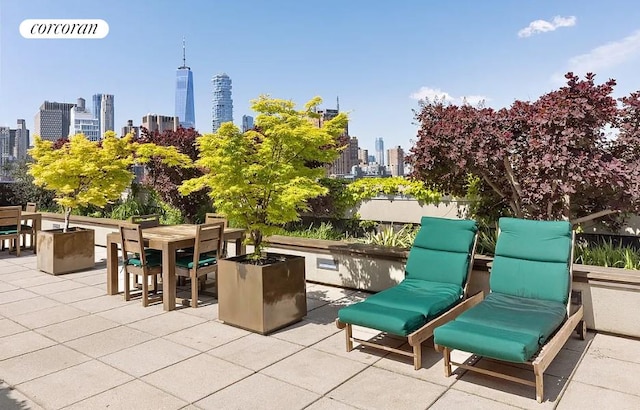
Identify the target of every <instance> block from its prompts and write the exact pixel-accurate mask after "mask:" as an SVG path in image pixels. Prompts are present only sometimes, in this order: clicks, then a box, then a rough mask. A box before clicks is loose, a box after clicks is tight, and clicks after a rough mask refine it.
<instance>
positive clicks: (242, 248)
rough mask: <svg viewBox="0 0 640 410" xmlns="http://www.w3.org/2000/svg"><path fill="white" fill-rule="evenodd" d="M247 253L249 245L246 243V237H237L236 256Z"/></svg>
mask: <svg viewBox="0 0 640 410" xmlns="http://www.w3.org/2000/svg"><path fill="white" fill-rule="evenodd" d="M245 253H247V247H246V245H245V244H244V239H243V238H238V239H236V256H239V255H244V254H245Z"/></svg>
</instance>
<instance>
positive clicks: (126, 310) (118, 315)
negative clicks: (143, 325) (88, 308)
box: [97, 299, 164, 325]
mask: <svg viewBox="0 0 640 410" xmlns="http://www.w3.org/2000/svg"><path fill="white" fill-rule="evenodd" d="M121 301H122V303H123V306H121V307H118V308H115V309H110V310H105V311H102V312H99V313H97V315H98V316H102V317H104V318H106V319H109V320H113V321H114V322H118V323H121V324H123V325H126V324H128V323H132V322H136V321H138V320H142V319H146V318H149V317H151V316H155V315H160V314H162V313H163V312H164V311H163V310H162V303H156V304H154V305H150V306H148V307H143V306H142V302H141V301H140V300H136V302H138V303H128V304H125V301H124V299H121Z"/></svg>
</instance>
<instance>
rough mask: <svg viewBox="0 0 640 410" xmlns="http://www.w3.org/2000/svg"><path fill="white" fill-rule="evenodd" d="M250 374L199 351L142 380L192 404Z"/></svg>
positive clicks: (243, 369) (242, 368) (246, 370)
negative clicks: (197, 353)
mask: <svg viewBox="0 0 640 410" xmlns="http://www.w3.org/2000/svg"><path fill="white" fill-rule="evenodd" d="M252 373H253V372H252V371H251V370H249V369H245V368H244V367H240V366H238V365H235V364H233V363H229V362H226V361H224V360H221V359H218V358H215V357H213V356H210V355H208V354H206V353H202V354H199V355H197V356H194V357H191V358H189V359H187V360H184V361H182V362H180V363H176V364H174V365H171V366H169V367H166V368H164V369H162V370H158V371H157V372H154V373H151V374H149V375H147V376H145V377H143V378H142V380H144V381H145V382H147V383H149V384H151V385H153V386H156V387H158V388H160V389H162V390H164V391H166V392H169V393H171V394H173V395H174V396H176V397H179V398H181V399H183V400H185V401H187V402H189V403H192V402H195V401H198V400H200V399H202V398H204V397H206V396H208V395H210V394H211V393H214V392H216V391H218V390H220V389H222V388H224V387H227V386H229V385H231V384H233V383H235V382H237V381H238V380H241V379H244V378H245V377H247V376H249V375H251V374H252Z"/></svg>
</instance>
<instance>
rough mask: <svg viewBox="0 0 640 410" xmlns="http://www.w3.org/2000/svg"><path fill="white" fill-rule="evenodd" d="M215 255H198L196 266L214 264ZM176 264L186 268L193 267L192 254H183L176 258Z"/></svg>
mask: <svg viewBox="0 0 640 410" xmlns="http://www.w3.org/2000/svg"><path fill="white" fill-rule="evenodd" d="M216 260H217V259H216V257H215V256H212V255H200V259H199V260H198V267H199V268H201V267H203V266H209V265H215V264H216ZM176 266H180V267H182V268H186V269H193V256H183V257H179V258H177V259H176Z"/></svg>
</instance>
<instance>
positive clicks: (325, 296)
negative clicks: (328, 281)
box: [307, 283, 356, 302]
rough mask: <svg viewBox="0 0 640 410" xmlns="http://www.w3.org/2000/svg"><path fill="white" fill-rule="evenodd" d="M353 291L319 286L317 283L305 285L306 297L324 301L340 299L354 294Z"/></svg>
mask: <svg viewBox="0 0 640 410" xmlns="http://www.w3.org/2000/svg"><path fill="white" fill-rule="evenodd" d="M355 292H356V291H355V290H351V289H343V288H338V287H335V286H327V285H321V284H319V283H307V297H308V298H313V299H319V300H325V301H329V302H331V301H334V300H338V299H342V298H343V297H345V296H349V295H351V294H353V293H355Z"/></svg>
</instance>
